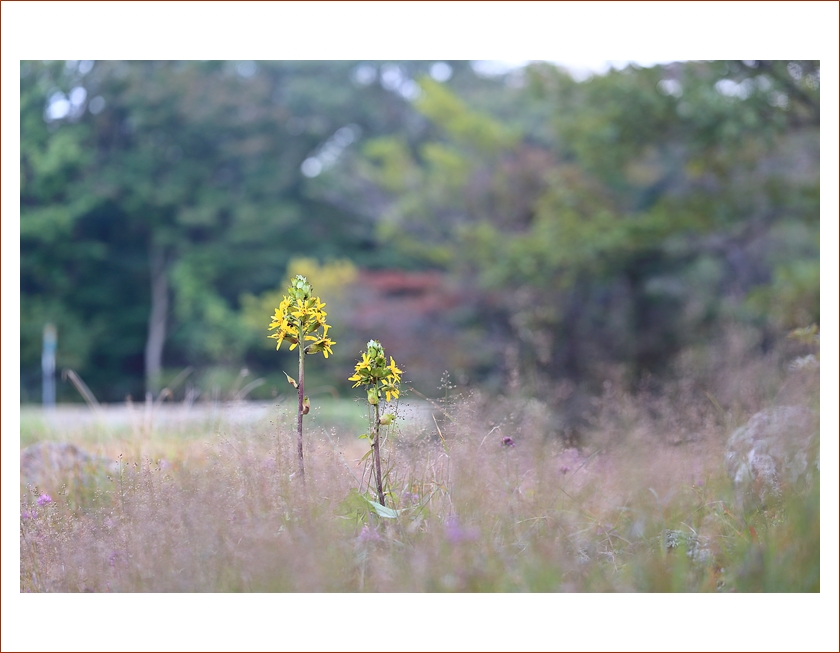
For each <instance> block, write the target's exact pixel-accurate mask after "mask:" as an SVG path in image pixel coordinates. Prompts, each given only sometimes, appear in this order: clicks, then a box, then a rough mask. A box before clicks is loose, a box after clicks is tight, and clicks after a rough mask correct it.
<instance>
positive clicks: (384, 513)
mask: <svg viewBox="0 0 840 653" xmlns="http://www.w3.org/2000/svg"><path fill="white" fill-rule="evenodd" d="M364 499H365V501H367V502H368V503H369V504H370V505H371V506H373V509H374V510H375V511H376V514H377V515H379V516H380V517H385V518H386V519H396V518H397V517H398V516H399V514H400V512H402V511H400V510H394V509H393V508H387V507H385V506H383V505H382V504H381V503H376V502H375V501H371V500H370V499H368V498H367V497H365V498H364Z"/></svg>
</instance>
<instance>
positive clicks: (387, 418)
mask: <svg viewBox="0 0 840 653" xmlns="http://www.w3.org/2000/svg"><path fill="white" fill-rule="evenodd" d="M396 417H397V416H396V415H394V413H385V414H384V415H383V416H382V417H380V418H379V423H380V424H382V426H389V425H391V424H392V423H393V421H394V420H395V419H396Z"/></svg>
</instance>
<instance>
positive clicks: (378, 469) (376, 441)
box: [373, 403, 385, 506]
mask: <svg viewBox="0 0 840 653" xmlns="http://www.w3.org/2000/svg"><path fill="white" fill-rule="evenodd" d="M373 410H374V420H373V424H374V426H373V468H374V471H375V472H376V493H377V494H378V495H379V503H380V504H382V505H383V506H384V505H385V493H384V492H383V491H382V466H381V464H380V462H379V404H378V403H377V404H375V405H374V406H373Z"/></svg>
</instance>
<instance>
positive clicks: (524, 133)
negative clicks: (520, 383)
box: [367, 61, 819, 382]
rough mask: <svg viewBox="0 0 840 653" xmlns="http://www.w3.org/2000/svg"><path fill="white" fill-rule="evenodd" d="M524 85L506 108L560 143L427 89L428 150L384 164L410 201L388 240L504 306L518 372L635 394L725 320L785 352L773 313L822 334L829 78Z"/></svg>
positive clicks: (809, 73)
mask: <svg viewBox="0 0 840 653" xmlns="http://www.w3.org/2000/svg"><path fill="white" fill-rule="evenodd" d="M527 77H528V84H527V85H526V86H523V87H522V88H521V89H511V90H510V91H509V92H508V95H515V96H516V97H518V99H519V102H520V104H521V105H522V106H523V107H529V108H528V109H523V113H524V114H526V115H528V116H535V115H546V116H547V117H548V120H549V121H550V123H551V125H552V132H553V133H552V134H551V136H550V138H547V137H546V132H545V131H544V130H539V131H537V132H532V133H529V132H528V129H529V127H530V125H529V123H528V121H526V120H520V121H519V124H518V128H517V130H516V131H512V130H510V129H505V128H503V127H502V126H501V124H499V123H498V121H497V122H496V123H495V125H494V126H493V127H490V126H489V125H491V124H493V119H492V118H491V117H490V115H489V114H487V113H482V112H477V111H476V110H475V109H473V108H470V107H469V106H468V105H467V104H465V103H463V102H459V101H458V100H457V99H455V98H454V97H452V93H451V91H447V90H446V89H443V88H442V87H440V86H439V85H436V84H434V83H433V82H431V81H426V82H424V83H422V84H421V86H422V88H423V90H424V94H423V96H422V97H421V98H420V99H418V100H417V101H416V103H415V106H416V107H417V109H418V111H419V112H420V113H421V114H422V115H424V116H425V117H426V119H427V120H429V121H430V122H431V123H432V124H433V125H434V127H435V129H433V130H429V131H428V132H427V133H428V134H429V136H428V140H427V142H425V143H421V144H419V145H415V146H414V147H413V148H412V147H409V146H408V144H407V143H406V141H404V140H403V139H401V138H400V136H399V135H395V136H393V137H389V138H387V139H381V140H379V141H377V142H374V143H370V144H369V146H368V149H367V155H368V157H369V160H370V162H371V167H370V169H369V174H370V175H371V177H372V178H374V179H376V181H377V183H379V184H380V186H381V187H383V188H386V189H388V190H389V191H391V192H393V193H395V199H394V201H393V203H392V204H391V206H390V207H389V208H388V209H387V210H386V211H385V212H384V213H383V218H382V224H381V225H380V233H381V235H382V236H383V237H384V238H386V239H388V240H390V241H392V242H393V243H394V244H395V246H397V247H399V248H401V249H402V250H403V251H404V252H405V253H406V255H407V256H413V257H421V256H425V257H426V259H427V260H428V261H429V262H431V263H436V264H439V265H447V266H450V267H451V268H452V269H455V270H458V271H459V272H460V273H461V274H462V275H465V276H468V277H469V276H474V277H475V278H476V280H477V281H478V282H479V284H480V286H482V287H483V288H485V289H488V290H493V291H494V292H493V293H491V294H492V295H494V296H496V297H497V298H498V301H496V302H495V306H496V307H497V308H498V309H499V311H500V312H501V313H502V314H503V315H504V316H505V318H504V322H505V323H506V325H507V334H508V337H513V338H514V340H515V341H516V342H518V343H519V345H520V347H519V362H520V364H522V365H524V366H525V367H526V368H528V369H532V370H537V371H542V372H544V373H546V374H548V375H549V376H550V377H552V378H555V379H558V378H570V379H573V380H576V381H584V382H586V381H587V380H589V381H595V380H597V379H599V378H603V376H604V374H605V370H606V368H607V367H609V366H615V365H623V366H624V369H625V370H626V372H627V373H628V377H627V378H628V380H629V379H632V378H634V377H637V376H638V375H639V374H640V373H642V372H644V371H660V370H662V369H664V367H665V366H666V365H667V364H668V362H669V361H670V360H671V358H672V356H673V355H674V354H675V353H676V352H678V351H679V350H680V349H681V348H683V347H685V346H686V345H687V344H689V343H692V342H695V341H703V340H704V339H708V338H710V337H712V336H713V335H714V333H715V331H716V330H718V329H719V328H720V326H721V324H722V323H723V322H724V321H726V320H728V319H747V320H752V321H753V322H756V321H757V323H758V324H760V325H764V327H765V335H766V337H774V336H777V335H778V334H779V333H780V332H779V331H778V330H775V331H774V330H773V328H772V327H773V324H772V320H769V319H768V318H769V317H770V316H769V314H768V310H767V309H769V304H770V302H768V298H769V297H772V298H773V302H774V303H776V304H775V307H774V309H773V311H772V312H775V313H781V314H784V315H786V316H788V319H786V320H785V319H776V322H777V323H780V324H782V327H783V328H790V326H791V322H797V323H803V324H804V323H810V322H811V321H818V319H819V276H818V260H819V228H818V215H819V175H818V171H819V148H818V139H819V64H818V62H804V61H798V62H696V63H695V62H689V63H679V64H671V65H668V66H657V67H653V68H647V69H642V68H636V67H633V66H630V67H628V68H627V69H625V70H622V71H612V72H610V73H608V74H606V75H603V76H596V77H593V78H591V79H589V80H587V81H585V82H577V81H575V80H573V79H572V78H571V77H570V76H569V75H567V74H566V73H565V72H564V71H563V70H561V69H558V68H556V67H553V66H550V65H547V64H539V65H532V66H531V67H529V69H528V70H527ZM509 101H510V100H509V97H508V98H507V99H506V100H505V103H504V104H505V106H502V107H500V110H499V113H500V115H501V114H503V113H504V111H506V110H507V108H506V105H507V104H508V102H509ZM485 107H487V109H488V110H490V111H491V112H492V108H493V107H492V105H491V104H490V103H488V102H486V100H485ZM547 107H550V110H547ZM517 132H518V133H517ZM502 134H505V137H502V136H501V135H502ZM419 243H422V247H421V245H420V244H419ZM791 266H793V267H791ZM767 283H770V284H771V285H770V286H764V287H765V288H766V290H761V289H760V288H761V287H762V286H763V285H764V284H767ZM782 288H785V289H787V290H786V291H784V290H782ZM500 289H504V292H502V293H499V290H500ZM751 289H755V292H754V294H753V295H751V297H752V299H751V300H750V301H748V302H746V303H745V302H744V299H745V297H746V296H747V293H748V292H750V291H751ZM762 309H764V310H763V313H762V312H761V311H762ZM484 318H485V319H484V322H485V323H490V322H491V321H493V318H494V315H493V314H492V313H489V312H488V313H487V315H485V316H484ZM493 323H494V324H498V322H493Z"/></svg>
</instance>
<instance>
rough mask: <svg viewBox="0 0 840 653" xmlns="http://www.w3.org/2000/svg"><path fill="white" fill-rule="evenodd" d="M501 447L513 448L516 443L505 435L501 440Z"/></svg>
mask: <svg viewBox="0 0 840 653" xmlns="http://www.w3.org/2000/svg"><path fill="white" fill-rule="evenodd" d="M502 446H503V447H515V446H516V443H515V442H514V441H513V438H512V437H510V436H509V435H506V436H505V437H503V438H502Z"/></svg>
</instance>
